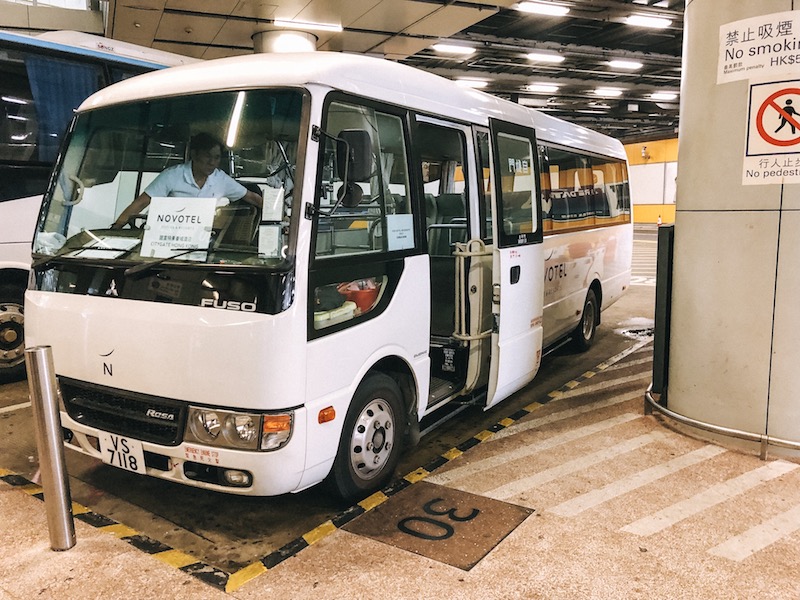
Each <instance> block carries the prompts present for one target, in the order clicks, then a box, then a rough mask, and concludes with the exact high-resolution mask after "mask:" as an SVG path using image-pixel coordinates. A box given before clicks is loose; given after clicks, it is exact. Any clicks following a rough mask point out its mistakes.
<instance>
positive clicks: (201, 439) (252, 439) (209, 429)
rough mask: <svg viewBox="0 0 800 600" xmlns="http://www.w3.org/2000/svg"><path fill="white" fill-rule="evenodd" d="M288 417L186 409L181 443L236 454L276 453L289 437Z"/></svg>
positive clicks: (290, 430) (290, 421) (282, 414)
mask: <svg viewBox="0 0 800 600" xmlns="http://www.w3.org/2000/svg"><path fill="white" fill-rule="evenodd" d="M292 425H293V417H292V413H280V414H254V413H244V412H234V411H230V410H219V409H209V408H201V407H199V406H190V407H189V418H188V421H187V425H186V432H185V435H184V440H185V441H187V442H196V443H200V444H203V445H206V446H215V447H219V448H233V449H237V450H277V449H278V448H282V447H283V446H284V445H285V444H286V442H288V441H289V438H290V437H291V435H292Z"/></svg>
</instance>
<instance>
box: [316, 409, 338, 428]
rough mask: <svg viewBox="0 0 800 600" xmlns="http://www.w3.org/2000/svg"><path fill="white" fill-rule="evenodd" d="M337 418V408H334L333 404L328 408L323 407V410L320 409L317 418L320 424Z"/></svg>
mask: <svg viewBox="0 0 800 600" xmlns="http://www.w3.org/2000/svg"><path fill="white" fill-rule="evenodd" d="M335 418H336V409H334V408H333V407H332V406H329V407H328V408H323V409H322V410H321V411H319V416H318V417H317V420H318V421H319V423H320V425H322V424H323V423H327V422H329V421H333V420H334V419H335Z"/></svg>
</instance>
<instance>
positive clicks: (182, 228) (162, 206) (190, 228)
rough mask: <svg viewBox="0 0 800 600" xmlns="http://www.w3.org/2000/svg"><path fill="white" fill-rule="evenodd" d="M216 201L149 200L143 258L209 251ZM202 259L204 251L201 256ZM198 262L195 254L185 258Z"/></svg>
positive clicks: (193, 199) (142, 251)
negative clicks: (193, 250)
mask: <svg viewBox="0 0 800 600" xmlns="http://www.w3.org/2000/svg"><path fill="white" fill-rule="evenodd" d="M216 205H217V198H163V197H156V198H153V199H152V200H151V201H150V210H149V212H148V214H147V223H146V224H145V226H144V236H143V237H142V248H141V250H140V255H141V256H142V257H148V258H169V257H170V256H174V255H175V253H176V252H183V251H186V250H190V249H193V248H197V249H198V250H203V251H205V250H208V246H209V244H210V242H211V231H212V225H213V224H214V209H215V207H216ZM201 254H202V257H201V258H200V260H203V258H204V257H205V252H202V253H198V255H201ZM183 258H184V259H187V260H196V258H195V257H194V255H187V256H184V257H183Z"/></svg>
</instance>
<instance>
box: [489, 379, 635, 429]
mask: <svg viewBox="0 0 800 600" xmlns="http://www.w3.org/2000/svg"><path fill="white" fill-rule="evenodd" d="M641 397H642V392H641V391H636V392H632V393H630V394H627V395H625V396H617V397H615V398H608V399H606V400H599V401H597V402H593V403H592V404H587V405H585V406H579V407H577V408H570V409H568V410H562V411H559V412H556V413H553V414H550V415H547V416H546V417H539V418H537V419H531V420H530V421H522V422H520V423H517V424H516V425H511V426H509V427H506V428H505V429H502V430H500V431H498V432H497V433H495V434H494V437H492V438H491V439H489V440H487V442H496V441H497V440H502V439H503V438H507V437H509V436H512V435H516V434H518V433H522V432H524V431H530V430H531V429H538V428H539V427H541V426H542V425H549V424H550V423H557V422H558V421H564V420H566V419H573V418H575V417H577V416H580V415H585V414H587V413H591V412H594V411H596V410H600V409H603V408H608V407H609V406H614V405H616V404H622V403H623V402H628V401H630V400H636V399H637V398H641Z"/></svg>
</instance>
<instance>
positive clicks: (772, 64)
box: [717, 11, 800, 83]
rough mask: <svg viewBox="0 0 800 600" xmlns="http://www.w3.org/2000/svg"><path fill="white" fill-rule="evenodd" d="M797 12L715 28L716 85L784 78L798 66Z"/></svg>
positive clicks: (799, 14)
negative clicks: (770, 77) (761, 78)
mask: <svg viewBox="0 0 800 600" xmlns="http://www.w3.org/2000/svg"><path fill="white" fill-rule="evenodd" d="M798 35H800V11H787V12H782V13H775V14H771V15H762V16H760V17H753V18H752V19H745V20H743V21H736V22H734V23H727V24H725V25H723V26H722V27H720V28H719V43H720V52H719V61H718V68H717V83H727V82H729V81H739V80H742V79H751V78H752V77H764V76H769V75H776V74H782V75H785V74H787V73H788V72H791V70H792V69H793V68H795V67H797V66H800V38H798Z"/></svg>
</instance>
